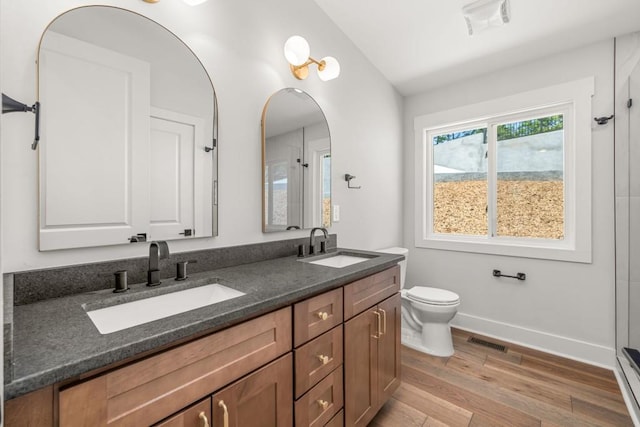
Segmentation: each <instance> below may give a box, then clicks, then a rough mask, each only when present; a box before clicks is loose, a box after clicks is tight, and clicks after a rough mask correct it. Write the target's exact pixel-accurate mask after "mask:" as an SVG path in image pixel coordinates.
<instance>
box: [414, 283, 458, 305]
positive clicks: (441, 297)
mask: <svg viewBox="0 0 640 427" xmlns="http://www.w3.org/2000/svg"><path fill="white" fill-rule="evenodd" d="M406 295H407V297H408V298H409V299H410V300H413V301H417V302H421V303H423V304H432V305H455V304H458V303H459V302H460V297H459V296H458V294H456V293H455V292H451V291H447V290H446V289H439V288H430V287H427V286H414V287H413V288H411V289H407V293H406Z"/></svg>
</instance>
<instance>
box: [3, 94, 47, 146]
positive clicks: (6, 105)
mask: <svg viewBox="0 0 640 427" xmlns="http://www.w3.org/2000/svg"><path fill="white" fill-rule="evenodd" d="M29 111H30V112H32V113H33V114H35V115H36V129H35V136H34V138H33V144H31V149H32V150H35V149H36V148H37V147H38V142H40V103H39V102H37V101H36V103H35V104H33V105H32V106H31V107H29V106H28V105H26V104H23V103H22V102H19V101H16V100H15V99H13V98H11V97H10V96H7V95H5V94H4V93H3V94H2V114H6V113H15V112H23V113H27V112H29Z"/></svg>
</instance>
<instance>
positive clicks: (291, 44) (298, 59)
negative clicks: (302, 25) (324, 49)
mask: <svg viewBox="0 0 640 427" xmlns="http://www.w3.org/2000/svg"><path fill="white" fill-rule="evenodd" d="M309 53H310V50H309V43H307V41H306V40H305V39H304V37H301V36H291V37H289V39H287V41H286V43H285V44H284V57H285V58H287V61H288V62H289V64H291V65H294V66H298V65H302V64H304V63H305V62H307V60H308V59H309Z"/></svg>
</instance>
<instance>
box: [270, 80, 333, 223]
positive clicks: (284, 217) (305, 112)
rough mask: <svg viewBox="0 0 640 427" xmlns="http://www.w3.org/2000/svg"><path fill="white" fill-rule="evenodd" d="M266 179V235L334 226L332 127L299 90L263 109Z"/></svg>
mask: <svg viewBox="0 0 640 427" xmlns="http://www.w3.org/2000/svg"><path fill="white" fill-rule="evenodd" d="M262 179H263V181H262V194H263V197H262V204H263V209H262V217H263V222H262V227H263V228H262V229H263V231H264V232H265V233H266V232H272V231H284V230H297V229H305V228H312V227H329V226H330V225H331V137H330V135H329V125H328V124H327V119H326V118H325V116H324V113H323V112H322V109H321V108H320V106H319V105H318V103H317V102H316V101H315V100H314V99H313V98H312V97H311V96H309V95H308V94H307V93H305V92H303V91H301V90H300V89H293V88H286V89H282V90H280V91H278V92H276V93H275V94H273V95H272V96H271V97H270V98H269V100H268V101H267V103H266V105H265V107H264V111H263V113H262Z"/></svg>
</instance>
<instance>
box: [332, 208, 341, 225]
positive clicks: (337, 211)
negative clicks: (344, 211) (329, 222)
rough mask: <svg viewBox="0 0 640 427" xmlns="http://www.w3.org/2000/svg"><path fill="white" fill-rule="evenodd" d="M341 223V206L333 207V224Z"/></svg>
mask: <svg viewBox="0 0 640 427" xmlns="http://www.w3.org/2000/svg"><path fill="white" fill-rule="evenodd" d="M339 221H340V205H333V222H339Z"/></svg>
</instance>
